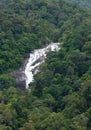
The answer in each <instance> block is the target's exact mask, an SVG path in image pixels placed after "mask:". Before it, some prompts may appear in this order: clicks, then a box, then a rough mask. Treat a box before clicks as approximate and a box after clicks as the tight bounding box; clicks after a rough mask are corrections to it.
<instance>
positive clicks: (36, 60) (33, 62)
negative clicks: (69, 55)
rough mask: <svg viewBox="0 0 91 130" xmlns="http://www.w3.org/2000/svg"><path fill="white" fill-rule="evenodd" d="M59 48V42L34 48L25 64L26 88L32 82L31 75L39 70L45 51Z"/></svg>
mask: <svg viewBox="0 0 91 130" xmlns="http://www.w3.org/2000/svg"><path fill="white" fill-rule="evenodd" d="M59 49H60V43H51V44H49V45H48V46H46V47H44V48H42V49H35V50H34V51H33V52H32V53H30V57H29V59H28V62H27V64H26V66H25V76H26V88H29V84H30V83H31V82H33V76H34V74H36V73H37V72H38V70H39V66H40V64H41V63H43V62H44V60H45V58H46V52H48V51H58V50H59Z"/></svg>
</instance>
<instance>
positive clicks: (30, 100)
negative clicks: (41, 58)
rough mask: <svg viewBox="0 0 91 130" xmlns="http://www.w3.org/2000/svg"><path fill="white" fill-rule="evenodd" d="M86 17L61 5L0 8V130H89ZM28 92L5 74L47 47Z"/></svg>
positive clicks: (90, 41) (90, 54)
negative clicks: (54, 46)
mask: <svg viewBox="0 0 91 130" xmlns="http://www.w3.org/2000/svg"><path fill="white" fill-rule="evenodd" d="M90 18H91V15H90V11H88V10H87V11H86V10H84V9H81V8H80V7H77V6H75V5H72V4H70V3H67V2H65V1H63V0H57V1H54V2H53V1H47V0H45V1H44V0H23V1H22V0H14V1H11V0H10V1H9V2H8V4H7V5H6V4H5V3H4V4H3V3H2V2H1V4H0V39H1V41H0V130H91V19H90ZM52 41H53V42H57V41H59V42H63V45H61V49H60V50H59V51H58V52H49V53H48V54H47V58H46V61H45V63H43V64H42V65H41V67H40V72H39V73H38V74H36V75H35V77H34V82H33V83H32V84H30V89H31V92H30V91H27V90H25V91H22V90H20V89H19V88H18V89H17V88H16V85H15V81H14V78H13V77H12V76H11V75H10V73H11V72H12V71H13V70H15V69H17V68H19V67H20V66H21V64H22V62H23V59H24V55H25V54H26V53H30V52H31V51H32V50H34V49H35V48H40V47H42V46H44V45H46V44H49V43H50V42H52Z"/></svg>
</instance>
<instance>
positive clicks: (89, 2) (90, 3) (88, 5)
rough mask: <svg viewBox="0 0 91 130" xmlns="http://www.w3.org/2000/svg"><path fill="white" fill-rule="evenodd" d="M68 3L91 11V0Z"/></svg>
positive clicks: (73, 0) (71, 0)
mask: <svg viewBox="0 0 91 130" xmlns="http://www.w3.org/2000/svg"><path fill="white" fill-rule="evenodd" d="M67 1H69V2H72V3H74V4H76V5H79V6H80V7H84V8H88V9H91V0H67Z"/></svg>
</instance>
